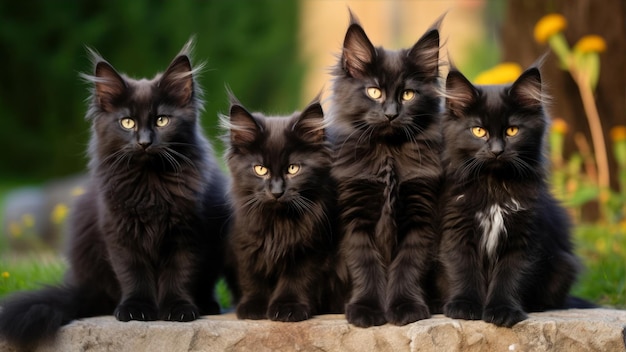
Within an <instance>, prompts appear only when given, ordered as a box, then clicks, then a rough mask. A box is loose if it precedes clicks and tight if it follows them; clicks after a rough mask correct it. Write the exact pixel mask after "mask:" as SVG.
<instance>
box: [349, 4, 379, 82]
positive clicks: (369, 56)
mask: <svg viewBox="0 0 626 352" xmlns="http://www.w3.org/2000/svg"><path fill="white" fill-rule="evenodd" d="M350 19H351V21H350V22H351V23H350V27H348V31H347V32H346V37H345V38H344V40H343V52H342V54H341V65H342V68H343V70H344V71H345V72H347V73H348V74H349V75H350V76H352V77H356V78H360V77H363V76H364V75H365V72H367V66H368V65H369V64H370V63H372V61H373V60H374V57H376V49H375V48H374V46H373V45H372V43H371V42H370V40H369V39H368V38H367V35H366V34H365V31H364V30H363V28H362V27H361V25H360V24H359V23H358V21H357V20H356V18H355V17H354V16H353V15H352V12H351V13H350Z"/></svg>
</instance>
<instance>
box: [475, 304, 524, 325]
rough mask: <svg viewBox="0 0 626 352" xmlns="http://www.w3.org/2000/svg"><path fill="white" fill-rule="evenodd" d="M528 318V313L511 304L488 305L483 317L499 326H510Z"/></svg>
mask: <svg viewBox="0 0 626 352" xmlns="http://www.w3.org/2000/svg"><path fill="white" fill-rule="evenodd" d="M526 318H528V316H527V315H526V313H525V312H524V311H523V310H521V309H519V308H515V307H510V306H496V307H492V306H487V307H486V308H485V311H484V313H483V318H482V319H483V320H484V321H486V322H488V323H492V324H495V325H497V326H504V327H507V328H510V327H512V326H513V325H515V324H517V323H519V322H520V321H522V320H525V319H526Z"/></svg>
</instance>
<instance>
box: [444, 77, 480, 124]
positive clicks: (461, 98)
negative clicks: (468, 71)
mask: <svg viewBox="0 0 626 352" xmlns="http://www.w3.org/2000/svg"><path fill="white" fill-rule="evenodd" d="M445 97H446V108H447V109H449V110H450V112H452V114H453V115H455V116H457V117H461V116H463V114H464V113H465V112H466V111H467V109H468V108H469V107H470V106H471V105H472V104H473V103H474V101H475V100H476V98H477V97H478V92H477V91H476V88H475V87H474V86H473V85H472V83H470V81H468V80H467V78H465V76H463V74H462V73H461V72H459V71H457V70H456V69H454V68H452V70H451V71H450V72H449V73H448V77H447V78H446V93H445Z"/></svg>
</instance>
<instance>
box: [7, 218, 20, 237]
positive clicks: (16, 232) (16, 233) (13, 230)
mask: <svg viewBox="0 0 626 352" xmlns="http://www.w3.org/2000/svg"><path fill="white" fill-rule="evenodd" d="M22 233H23V231H22V226H20V224H19V223H17V222H15V221H11V222H10V223H9V234H10V235H11V236H12V237H14V238H17V237H20V236H22Z"/></svg>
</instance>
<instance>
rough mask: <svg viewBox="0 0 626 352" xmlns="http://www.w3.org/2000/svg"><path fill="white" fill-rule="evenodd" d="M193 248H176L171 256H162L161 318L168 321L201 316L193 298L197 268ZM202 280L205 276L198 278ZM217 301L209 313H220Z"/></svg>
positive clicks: (192, 318) (160, 277)
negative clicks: (192, 284)
mask: <svg viewBox="0 0 626 352" xmlns="http://www.w3.org/2000/svg"><path fill="white" fill-rule="evenodd" d="M192 253H193V251H192V250H181V249H178V250H175V251H174V252H173V253H172V254H171V256H170V257H169V258H162V261H161V263H162V266H161V267H160V270H159V278H158V297H159V299H158V302H159V319H161V320H167V321H180V322H186V321H193V320H196V319H197V318H198V317H199V316H200V310H199V309H198V307H197V306H196V305H195V303H194V302H193V299H192V298H191V295H190V292H189V287H190V285H191V282H190V280H192V279H194V278H193V277H192V275H193V274H192V273H194V272H195V271H196V270H195V268H194V264H195V262H196V258H195V256H194V255H193V254H192ZM196 279H200V280H202V279H203V278H196ZM219 312H220V310H219V306H218V305H217V303H215V306H213V308H212V310H211V311H210V312H208V313H207V314H218V313H219Z"/></svg>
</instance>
